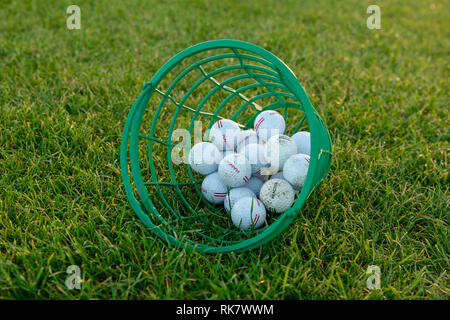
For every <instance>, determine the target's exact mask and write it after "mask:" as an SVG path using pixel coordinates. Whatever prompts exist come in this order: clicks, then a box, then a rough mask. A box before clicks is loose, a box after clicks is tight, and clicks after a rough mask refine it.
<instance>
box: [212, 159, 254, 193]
mask: <svg viewBox="0 0 450 320" xmlns="http://www.w3.org/2000/svg"><path fill="white" fill-rule="evenodd" d="M218 173H219V176H220V179H222V181H223V182H224V183H225V184H226V185H227V186H229V187H232V188H234V187H241V186H243V185H244V184H246V183H247V182H248V181H249V180H250V177H251V175H252V166H251V164H250V163H249V161H248V160H247V158H246V157H245V156H244V155H242V154H239V153H233V154H230V155H228V156H226V157H225V158H223V159H222V161H220V163H219V169H218Z"/></svg>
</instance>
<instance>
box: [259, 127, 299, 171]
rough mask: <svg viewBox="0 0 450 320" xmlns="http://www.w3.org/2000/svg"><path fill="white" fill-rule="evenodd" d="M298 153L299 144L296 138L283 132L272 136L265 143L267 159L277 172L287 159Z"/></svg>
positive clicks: (272, 168)
mask: <svg viewBox="0 0 450 320" xmlns="http://www.w3.org/2000/svg"><path fill="white" fill-rule="evenodd" d="M296 153H297V145H296V144H295V142H294V140H292V138H290V137H288V136H285V135H282V134H281V135H275V136H273V137H271V138H270V139H269V140H268V141H267V143H266V144H265V145H264V155H265V157H266V160H267V161H269V163H270V166H271V170H274V171H275V172H276V171H278V170H281V169H282V168H283V165H284V163H285V162H286V160H287V159H289V157H290V156H292V155H294V154H296Z"/></svg>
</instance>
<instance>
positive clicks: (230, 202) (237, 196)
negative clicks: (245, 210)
mask: <svg viewBox="0 0 450 320" xmlns="http://www.w3.org/2000/svg"><path fill="white" fill-rule="evenodd" d="M245 197H256V195H255V194H254V193H253V191H252V190H250V189H248V188H244V187H239V188H233V189H231V190H230V191H229V192H228V193H227V195H226V197H225V201H224V202H223V204H224V207H225V210H227V211H230V210H231V209H232V208H233V206H234V204H235V203H236V202H238V201H239V200H241V199H242V198H245Z"/></svg>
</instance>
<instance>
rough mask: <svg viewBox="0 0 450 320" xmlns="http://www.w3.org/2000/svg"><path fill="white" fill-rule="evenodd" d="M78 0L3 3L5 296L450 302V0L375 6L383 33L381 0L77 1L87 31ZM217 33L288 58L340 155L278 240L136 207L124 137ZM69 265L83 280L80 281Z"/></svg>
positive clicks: (0, 277) (0, 165)
mask: <svg viewBox="0 0 450 320" xmlns="http://www.w3.org/2000/svg"><path fill="white" fill-rule="evenodd" d="M70 4H72V3H71V2H65V1H61V2H58V3H57V4H56V3H55V2H54V1H39V3H38V2H34V1H20V2H13V1H2V2H1V4H0V30H1V34H0V129H1V130H0V144H1V146H2V147H1V149H0V171H1V175H0V252H1V254H0V298H3V299H9V298H15V299H24V298H32V299H36V298H37V299H49V298H50V299H87V298H95V299H110V298H117V299H130V298H133V299H135V298H138V299H180V298H187V299H211V298H212V299H251V298H253V299H291V298H294V299H448V298H449V295H450V292H449V275H448V270H449V229H448V223H449V215H448V211H449V208H448V206H449V187H448V155H449V140H450V139H449V132H448V127H449V124H450V123H449V113H448V99H449V85H448V79H449V68H448V59H449V48H450V46H449V45H450V43H449V32H450V29H449V23H448V21H449V20H450V16H449V11H448V10H446V8H447V7H448V4H449V3H448V1H437V0H436V1H409V2H408V3H407V4H406V3H405V2H404V1H397V0H396V1H389V2H378V4H379V6H380V7H381V13H382V15H381V26H382V29H381V30H369V29H367V28H366V19H367V17H368V14H366V8H367V6H368V5H369V4H372V2H371V1H363V2H361V1H356V0H349V1H340V2H339V3H336V4H332V3H330V2H329V1H325V0H317V1H311V2H308V3H306V2H303V1H286V2H283V3H282V4H279V2H275V1H267V0H263V1H258V2H256V1H244V2H242V1H220V2H212V1H206V0H205V1H195V2H192V3H189V4H188V3H184V2H182V1H167V2H162V1H152V2H150V1H130V2H129V3H126V4H125V2H120V1H104V0H100V1H95V2H88V1H78V2H77V3H76V4H78V5H79V6H80V8H81V18H82V28H81V30H72V31H70V30H67V29H66V18H67V15H66V13H65V10H66V8H67V6H69V5H70ZM220 38H233V39H241V40H246V41H250V42H253V43H255V44H258V45H260V46H262V47H264V48H266V49H267V50H269V51H271V52H273V53H275V54H276V55H277V56H279V57H280V58H281V59H282V60H283V61H285V62H286V64H287V65H288V66H289V67H290V68H291V69H292V70H293V71H294V73H295V74H296V75H297V76H298V78H299V79H300V82H301V83H302V85H303V86H304V87H305V89H306V91H307V92H308V95H309V97H310V99H311V101H312V103H313V105H314V106H316V108H317V110H318V112H319V114H320V115H321V116H322V117H323V119H324V121H325V123H326V124H327V127H328V129H329V131H330V133H331V135H332V138H333V148H334V159H333V163H332V167H331V170H330V173H329V175H328V176H327V178H326V180H325V181H324V182H323V184H322V185H320V186H319V187H318V188H317V189H316V190H315V192H314V193H313V194H312V196H311V197H310V198H309V199H308V201H307V203H306V205H305V206H304V208H303V209H302V211H301V212H300V213H299V215H298V217H297V218H296V220H295V223H293V224H292V225H291V226H289V227H288V229H287V230H286V231H285V232H284V233H283V234H282V235H281V236H280V237H278V238H277V239H276V240H275V241H272V242H271V243H269V244H268V245H266V246H264V247H261V248H258V249H256V250H254V251H251V252H246V253H243V254H235V253H231V254H213V255H207V254H198V253H194V252H186V251H181V250H177V249H174V248H173V247H169V246H168V245H166V244H165V243H163V242H162V241H160V240H159V239H157V238H156V237H155V236H154V235H153V234H152V233H151V232H149V231H148V230H147V229H146V228H145V227H144V226H143V224H142V223H141V222H140V221H139V220H138V219H137V217H136V216H135V214H134V212H133V211H132V209H131V207H130V205H129V203H128V201H127V198H126V195H125V192H124V188H123V186H122V180H121V176H120V167H119V147H120V139H121V132H122V129H123V126H124V123H125V119H126V115H127V113H128V111H129V109H130V106H131V104H132V103H133V102H134V100H135V99H136V98H137V96H138V95H139V93H140V92H141V89H142V84H143V83H145V82H146V81H148V80H150V78H151V77H152V75H153V74H154V73H155V72H156V71H157V70H158V68H159V67H160V66H161V65H162V64H163V63H164V62H165V61H167V60H168V59H169V58H170V57H171V56H173V55H174V54H175V53H176V52H178V51H180V50H182V49H184V48H186V47H188V46H190V45H192V44H195V43H198V42H201V41H205V40H210V39H220ZM168 121H169V120H168ZM168 123H169V122H167V124H168ZM72 264H75V265H79V266H80V268H81V272H82V277H83V279H84V280H83V283H82V289H81V290H69V289H67V287H66V286H65V279H66V277H67V273H66V269H67V267H68V266H69V265H72ZM369 265H377V266H379V267H380V270H381V288H380V289H379V290H369V289H368V288H367V286H366V280H367V278H368V275H366V270H367V268H368V266H369Z"/></svg>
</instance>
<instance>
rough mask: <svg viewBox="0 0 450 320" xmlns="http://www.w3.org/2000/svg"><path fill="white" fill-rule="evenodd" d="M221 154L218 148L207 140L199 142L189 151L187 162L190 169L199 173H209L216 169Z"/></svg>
mask: <svg viewBox="0 0 450 320" xmlns="http://www.w3.org/2000/svg"><path fill="white" fill-rule="evenodd" d="M220 160H222V155H221V154H220V151H219V149H217V147H216V146H215V145H214V144H212V143H209V142H200V143H197V144H196V145H194V146H193V147H192V149H191V150H190V151H189V156H188V163H189V165H190V166H191V168H192V170H194V171H195V172H198V173H200V174H210V173H212V172H214V171H216V170H217V168H218V166H219V162H220Z"/></svg>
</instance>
